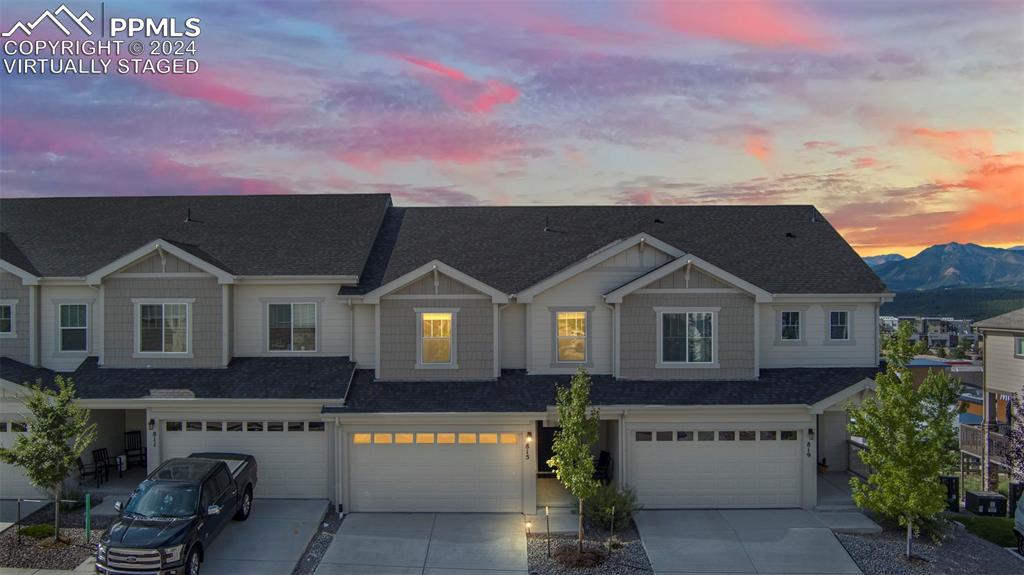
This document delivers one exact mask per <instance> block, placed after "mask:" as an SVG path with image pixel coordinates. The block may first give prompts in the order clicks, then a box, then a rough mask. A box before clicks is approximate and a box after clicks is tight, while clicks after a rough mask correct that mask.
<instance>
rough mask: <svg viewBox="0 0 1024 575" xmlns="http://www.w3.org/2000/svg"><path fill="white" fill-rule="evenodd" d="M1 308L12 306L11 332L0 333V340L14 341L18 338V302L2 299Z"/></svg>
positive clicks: (0, 301)
mask: <svg viewBox="0 0 1024 575" xmlns="http://www.w3.org/2000/svg"><path fill="white" fill-rule="evenodd" d="M0 306H11V331H0V338H3V339H8V338H10V339H14V338H17V337H18V319H17V317H18V300H16V299H0Z"/></svg>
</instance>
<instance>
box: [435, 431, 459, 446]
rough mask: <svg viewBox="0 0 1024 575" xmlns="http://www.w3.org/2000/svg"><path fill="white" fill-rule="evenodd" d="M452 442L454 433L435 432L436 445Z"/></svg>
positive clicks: (453, 441)
mask: <svg viewBox="0 0 1024 575" xmlns="http://www.w3.org/2000/svg"><path fill="white" fill-rule="evenodd" d="M452 443H455V434H454V433H438V434H437V444H438V445H450V444H452Z"/></svg>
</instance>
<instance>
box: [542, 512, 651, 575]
mask: <svg viewBox="0 0 1024 575" xmlns="http://www.w3.org/2000/svg"><path fill="white" fill-rule="evenodd" d="M584 536H585V537H586V541H585V543H586V544H590V545H591V546H599V547H602V548H604V549H607V541H608V533H607V532H602V531H601V530H599V529H594V528H587V529H586V530H585V531H584ZM615 536H616V538H618V540H619V541H620V542H622V543H623V546H622V547H621V548H619V549H615V550H613V551H612V553H611V556H610V557H609V558H608V559H606V560H605V562H604V563H603V564H601V565H599V566H597V567H589V568H578V569H573V568H569V567H564V566H562V565H559V564H558V563H556V562H555V561H554V560H552V559H551V558H549V557H548V544H547V536H546V535H545V534H544V533H533V534H531V535H528V536H527V538H526V550H527V560H528V563H529V568H530V575H570V574H571V575H613V574H614V575H641V574H646V575H649V574H651V573H654V570H653V569H652V568H651V562H650V560H649V559H648V558H647V552H646V551H645V550H644V546H643V543H642V542H641V541H640V533H639V532H637V530H636V525H635V524H634V523H633V522H632V521H630V523H629V528H628V529H625V530H623V531H620V532H616V533H615ZM576 544H577V538H576V535H575V534H571V533H559V534H552V535H551V551H552V553H553V552H554V551H555V550H556V549H558V548H559V547H562V546H563V545H576Z"/></svg>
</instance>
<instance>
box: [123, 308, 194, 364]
mask: <svg viewBox="0 0 1024 575" xmlns="http://www.w3.org/2000/svg"><path fill="white" fill-rule="evenodd" d="M190 308H191V305H190V304H189V303H185V302H160V303H151V302H146V303H139V304H137V307H136V310H137V311H136V313H137V316H136V317H137V319H138V324H137V325H138V334H137V342H138V345H137V350H138V352H139V353H178V354H186V353H189V350H190V344H191V341H190V340H191V336H190V333H189V330H190V326H189V319H190V315H191V314H190V313H189V312H190Z"/></svg>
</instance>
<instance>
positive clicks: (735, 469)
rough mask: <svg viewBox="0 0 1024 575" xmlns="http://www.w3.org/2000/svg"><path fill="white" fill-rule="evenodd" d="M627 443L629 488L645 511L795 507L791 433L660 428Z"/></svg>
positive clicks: (797, 462) (634, 433) (796, 458)
mask: <svg viewBox="0 0 1024 575" xmlns="http://www.w3.org/2000/svg"><path fill="white" fill-rule="evenodd" d="M628 441H629V442H630V445H629V464H630V468H629V483H631V484H632V485H633V486H634V487H635V488H636V494H637V498H638V499H639V501H640V503H642V504H643V505H644V507H646V508H648V509H685V508H722V507H736V508H752V507H799V506H800V492H801V488H800V466H801V465H802V463H803V460H802V458H801V450H800V448H801V442H800V441H799V432H798V431H796V430H793V429H749V428H747V429H744V428H742V427H735V428H733V429H729V430H715V431H708V430H703V431H698V430H694V429H692V428H689V429H688V428H686V426H685V425H681V426H675V427H672V428H669V427H667V426H663V425H659V426H651V427H649V428H635V429H632V430H631V431H630V432H629V437H628Z"/></svg>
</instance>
